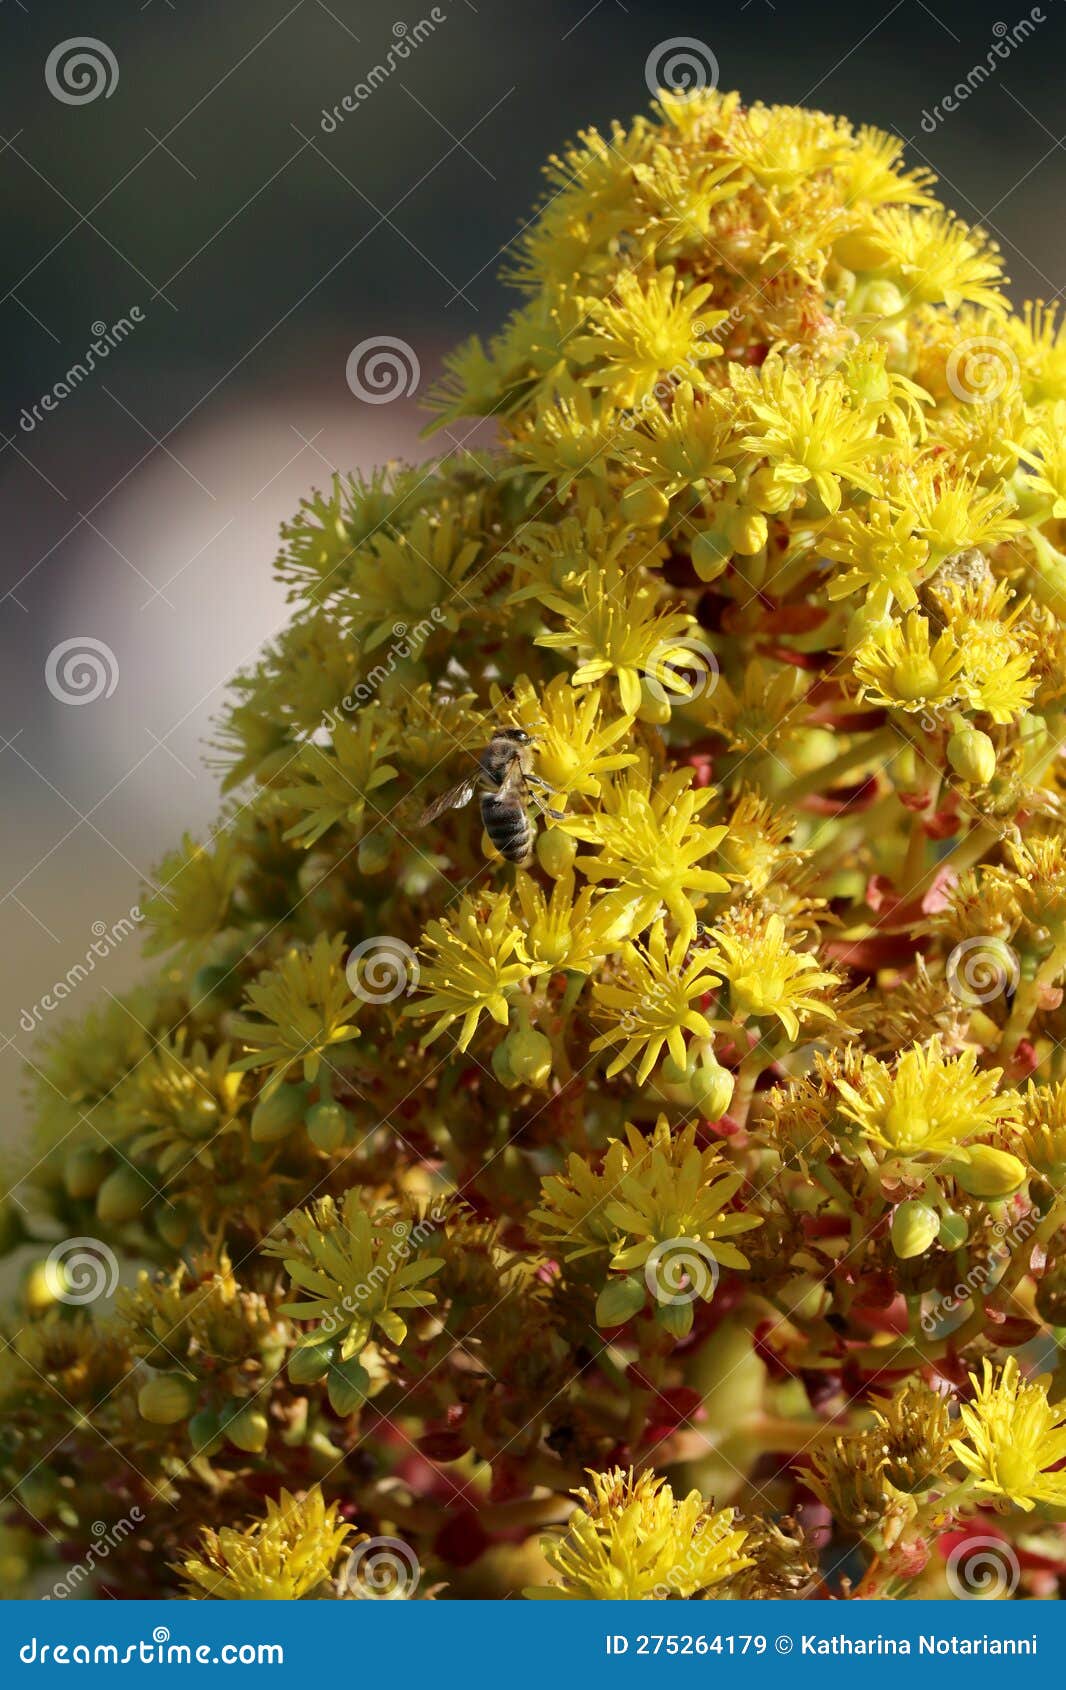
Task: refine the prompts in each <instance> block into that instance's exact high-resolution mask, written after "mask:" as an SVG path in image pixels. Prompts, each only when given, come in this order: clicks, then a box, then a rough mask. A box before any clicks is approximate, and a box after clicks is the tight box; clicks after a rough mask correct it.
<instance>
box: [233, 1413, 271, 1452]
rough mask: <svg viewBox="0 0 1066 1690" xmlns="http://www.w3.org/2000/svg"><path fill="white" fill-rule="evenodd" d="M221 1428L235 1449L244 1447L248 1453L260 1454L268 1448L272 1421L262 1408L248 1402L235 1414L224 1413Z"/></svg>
mask: <svg viewBox="0 0 1066 1690" xmlns="http://www.w3.org/2000/svg"><path fill="white" fill-rule="evenodd" d="M221 1429H222V1432H223V1434H224V1436H225V1437H226V1439H227V1441H228V1442H229V1443H231V1444H233V1446H234V1448H235V1449H243V1450H244V1452H245V1454H247V1455H260V1454H261V1453H262V1452H263V1450H264V1449H266V1442H267V1436H268V1434H269V1432H270V1422H269V1421H268V1419H267V1417H266V1415H265V1414H264V1413H263V1411H262V1409H261V1408H256V1407H255V1406H254V1404H252V1403H247V1404H246V1405H245V1406H244V1407H243V1408H240V1409H238V1410H237V1412H236V1413H235V1414H228V1415H225V1414H224V1415H223V1417H222V1428H221Z"/></svg>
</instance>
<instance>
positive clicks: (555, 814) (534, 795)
mask: <svg viewBox="0 0 1066 1690" xmlns="http://www.w3.org/2000/svg"><path fill="white" fill-rule="evenodd" d="M548 791H549V792H550V791H551V787H549V788H548ZM529 800H530V802H531V803H532V804H535V805H536V806H537V809H538V810H540V812H541V814H542V815H545V816H550V817H551V819H552V821H553V822H561V821H565V819H566V811H565V810H553V809H552V808H551V807H550V805H548V804H545V802H544V800H543V798H542V797H541V796H540V793H539V792H530V793H529Z"/></svg>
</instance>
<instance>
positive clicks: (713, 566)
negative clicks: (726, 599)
mask: <svg viewBox="0 0 1066 1690" xmlns="http://www.w3.org/2000/svg"><path fill="white" fill-rule="evenodd" d="M689 552H690V555H691V557H692V567H693V569H694V570H695V571H696V574H697V575H698V576H699V578H700V580H701V581H717V579H718V577H719V575H724V574H725V572H726V570H727V568H728V567H729V560H730V558H731V557H732V555H733V548H732V546H731V545H730V544H729V540H728V537H727V536H726V535H725V534H719V533H717V532H716V530H715V529H713V528H707V529H704V531H703V533H702V534H697V535H696V536H695V537H694V539H693V541H692V544H691V546H690V547H689Z"/></svg>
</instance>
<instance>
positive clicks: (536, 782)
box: [524, 775, 555, 798]
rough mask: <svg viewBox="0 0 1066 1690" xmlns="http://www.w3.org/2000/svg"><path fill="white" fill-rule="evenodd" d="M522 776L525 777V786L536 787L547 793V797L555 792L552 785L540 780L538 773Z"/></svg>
mask: <svg viewBox="0 0 1066 1690" xmlns="http://www.w3.org/2000/svg"><path fill="white" fill-rule="evenodd" d="M524 778H525V783H526V785H527V786H535V787H537V788H538V789H539V790H540V791H541V792H546V793H547V794H548V796H549V798H550V797H551V796H552V795H553V794H554V792H555V788H554V786H549V785H548V783H547V781H546V780H541V778H540V776H539V775H526V776H525V777H524Z"/></svg>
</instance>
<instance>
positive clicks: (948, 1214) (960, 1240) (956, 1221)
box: [938, 1209, 970, 1250]
mask: <svg viewBox="0 0 1066 1690" xmlns="http://www.w3.org/2000/svg"><path fill="white" fill-rule="evenodd" d="M969 1235H970V1226H969V1222H968V1221H967V1219H966V1216H965V1215H960V1214H959V1213H958V1211H957V1210H956V1209H944V1210H943V1211H942V1213H941V1216H940V1232H939V1234H938V1237H939V1239H940V1242H941V1244H943V1246H944V1248H945V1250H961V1249H962V1246H963V1245H964V1244H965V1242H966V1240H967V1238H968V1237H969Z"/></svg>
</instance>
